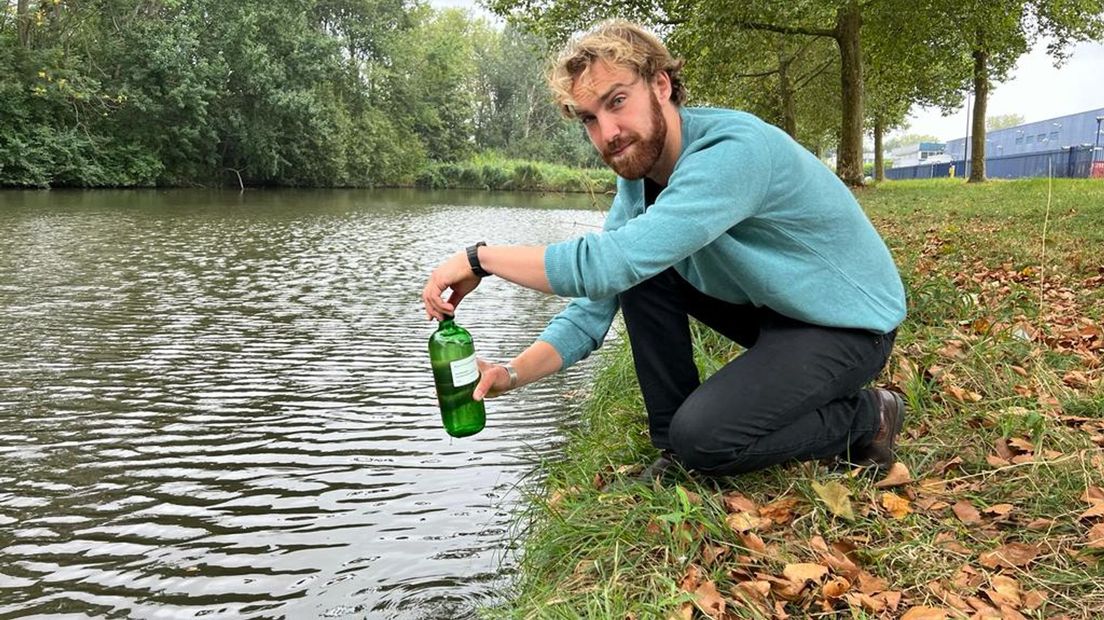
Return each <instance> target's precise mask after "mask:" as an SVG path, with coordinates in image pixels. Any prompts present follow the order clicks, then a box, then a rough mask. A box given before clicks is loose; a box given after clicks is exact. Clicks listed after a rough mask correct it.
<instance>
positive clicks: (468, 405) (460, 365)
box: [429, 316, 487, 437]
mask: <svg viewBox="0 0 1104 620" xmlns="http://www.w3.org/2000/svg"><path fill="white" fill-rule="evenodd" d="M429 362H430V364H431V365H432V366H433V383H434V384H435V385H436V386H437V402H438V403H440V405H441V420H442V421H443V422H444V424H445V431H446V432H448V434H449V435H452V436H453V437H467V436H468V435H474V434H476V433H478V432H479V431H481V430H483V425H484V424H485V423H486V421H487V411H486V409H485V408H484V406H483V401H481V400H480V401H476V400H473V399H472V392H474V391H475V386H476V384H478V383H479V367H478V366H477V365H476V363H475V343H474V342H473V341H472V337H471V334H469V333H468V330H466V329H464V328H463V327H460V326H459V325H457V324H456V323H455V322H454V321H453V320H452V317H451V316H446V317H445V319H444V320H443V321H441V323H440V324H439V325H438V326H437V331H435V332H433V335H432V336H430V337H429Z"/></svg>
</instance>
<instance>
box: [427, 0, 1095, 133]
mask: <svg viewBox="0 0 1104 620" xmlns="http://www.w3.org/2000/svg"><path fill="white" fill-rule="evenodd" d="M430 4H431V5H433V6H434V7H436V8H446V7H457V8H465V9H468V10H469V11H470V12H471V13H472V14H473V15H475V16H480V17H486V18H489V19H491V21H492V22H495V23H497V22H499V20H498V18H496V17H494V16H493V15H491V14H490V13H489V12H487V11H486V10H485V9H483V8H482V7H481V6H479V4H478V2H477V1H476V0H430ZM1071 49H1072V53H1071V54H1070V57H1069V60H1067V61H1066V62H1065V64H1063V65H1062V68H1061V69H1055V68H1054V61H1053V60H1052V59H1051V58H1050V57H1049V56H1047V54H1046V45H1045V44H1044V43H1040V44H1039V45H1036V46H1035V48H1034V49H1032V50H1031V51H1030V52H1028V53H1027V54H1024V55H1023V56H1022V57H1021V58H1020V60H1019V62H1018V63H1016V68H1015V69H1013V70H1012V73H1011V74H1009V78H1008V80H1006V81H1004V82H1002V83H999V84H993V85H992V86H991V87H990V90H989V109H988V110H987V111H986V116H997V115H1000V114H1019V115H1021V116H1023V117H1024V122H1027V123H1030V122H1033V121H1041V120H1045V119H1048V118H1053V117H1056V116H1064V115H1066V114H1075V113H1077V112H1084V111H1085V110H1092V109H1095V108H1102V107H1104V43H1082V44H1079V45H1076V46H1074V47H1073V48H1071ZM966 123H967V116H966V108H965V106H963V107H961V108H959V109H958V110H957V111H954V112H952V113H951V114H950V115H949V116H943V115H942V113H941V112H940V111H939V109H938V108H921V107H914V108H913V109H912V114H911V115H910V116H909V120H908V124H909V126H908V127H907V128H906V129H903V130H898V131H896V132H893V133H891V134H889V136H887V137H893V136H894V135H900V134H904V133H913V134H929V135H933V136H935V137H936V138H938V139H940V140H942V141H946V140H953V139H955V138H961V137H963V136H965V135H966Z"/></svg>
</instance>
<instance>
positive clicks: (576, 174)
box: [415, 155, 615, 194]
mask: <svg viewBox="0 0 1104 620" xmlns="http://www.w3.org/2000/svg"><path fill="white" fill-rule="evenodd" d="M415 185H416V186H417V187H421V188H425V189H487V190H511V191H545V192H588V193H592V194H601V193H605V192H608V191H613V189H614V188H615V177H614V174H613V172H612V171H610V170H609V169H608V168H571V167H568V166H563V165H559V164H550V163H547V162H538V161H526V160H518V159H505V158H501V157H496V156H494V155H480V156H477V157H475V158H473V159H471V160H469V161H466V162H461V163H449V164H431V165H429V166H428V167H426V168H424V169H423V170H422V171H421V172H420V173H418V176H417V178H416V179H415Z"/></svg>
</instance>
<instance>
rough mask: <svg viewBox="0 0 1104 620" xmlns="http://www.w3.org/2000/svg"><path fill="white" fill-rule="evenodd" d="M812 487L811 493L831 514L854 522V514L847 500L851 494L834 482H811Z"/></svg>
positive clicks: (849, 501)
mask: <svg viewBox="0 0 1104 620" xmlns="http://www.w3.org/2000/svg"><path fill="white" fill-rule="evenodd" d="M812 487H813V492H815V493H816V494H817V496H819V497H820V499H822V500H824V505H825V506H827V507H828V510H829V511H830V512H831V513H832V514H834V515H836V516H839V517H843V518H844V519H847V520H848V521H851V520H854V518H855V513H854V511H853V510H852V509H851V500H850V499H848V496H849V495H850V494H851V492H850V491H848V490H847V487H845V486H843V485H842V484H840V483H839V482H836V481H835V480H832V481H830V482H828V483H827V484H820V483H817V482H813V483H812Z"/></svg>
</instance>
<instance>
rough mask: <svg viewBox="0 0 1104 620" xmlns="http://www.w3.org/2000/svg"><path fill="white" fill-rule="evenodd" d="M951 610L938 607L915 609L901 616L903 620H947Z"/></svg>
mask: <svg viewBox="0 0 1104 620" xmlns="http://www.w3.org/2000/svg"><path fill="white" fill-rule="evenodd" d="M948 614H950V610H947V609H943V608H936V607H913V608H911V609H909V610H908V611H906V612H905V615H903V616H901V620H947V616H948Z"/></svg>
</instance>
